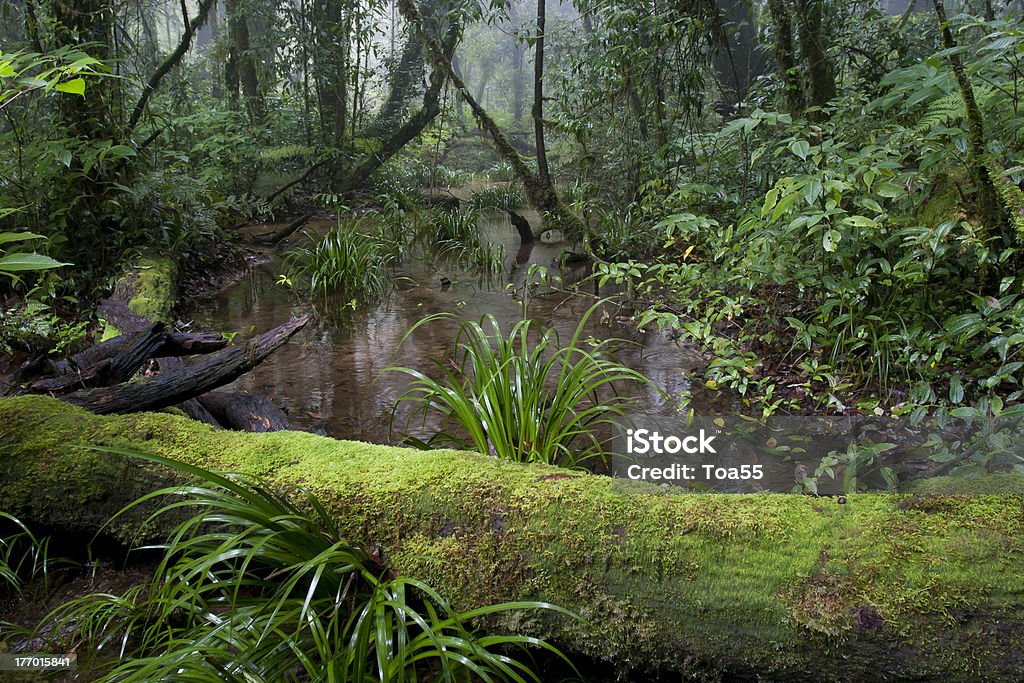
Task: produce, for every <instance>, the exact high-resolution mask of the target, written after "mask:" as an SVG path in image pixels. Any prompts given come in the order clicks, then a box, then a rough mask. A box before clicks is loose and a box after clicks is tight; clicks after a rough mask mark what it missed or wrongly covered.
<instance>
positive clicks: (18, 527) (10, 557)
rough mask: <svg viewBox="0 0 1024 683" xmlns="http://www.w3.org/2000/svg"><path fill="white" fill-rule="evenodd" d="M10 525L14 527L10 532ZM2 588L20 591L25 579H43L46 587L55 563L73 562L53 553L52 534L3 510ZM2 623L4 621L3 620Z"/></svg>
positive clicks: (0, 516) (0, 538)
mask: <svg viewBox="0 0 1024 683" xmlns="http://www.w3.org/2000/svg"><path fill="white" fill-rule="evenodd" d="M5 527H9V528H11V529H15V531H14V532H13V533H7V531H8V529H7V528H5ZM0 532H4V535H3V536H0V588H3V587H6V588H9V589H11V590H13V591H15V592H18V593H20V592H21V590H22V587H23V586H24V584H25V583H27V582H29V581H35V580H39V579H41V580H42V581H43V585H44V587H45V584H46V581H47V579H48V578H49V576H50V572H51V571H52V570H53V569H54V568H55V567H64V566H68V565H70V564H71V563H70V562H69V561H68V560H65V559H63V558H54V557H51V555H50V538H49V537H48V536H44V537H37V536H36V535H35V534H33V533H32V532H31V531H30V530H29V528H28V527H27V526H25V525H24V524H23V523H22V522H21V520H19V519H18V518H17V517H15V516H13V515H10V514H8V513H6V512H0ZM0 623H2V622H0Z"/></svg>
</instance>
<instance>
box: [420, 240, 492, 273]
mask: <svg viewBox="0 0 1024 683" xmlns="http://www.w3.org/2000/svg"><path fill="white" fill-rule="evenodd" d="M437 256H438V258H439V259H440V260H442V261H446V262H449V263H457V264H458V265H459V266H461V267H463V268H468V269H470V270H473V271H476V272H477V273H479V274H480V275H484V276H487V277H493V276H496V275H500V274H502V273H504V272H505V257H506V253H505V247H504V245H502V244H495V243H491V242H485V241H483V240H480V241H479V243H478V244H469V245H467V244H463V243H461V242H457V241H454V240H451V241H447V242H442V243H440V244H439V245H438V248H437Z"/></svg>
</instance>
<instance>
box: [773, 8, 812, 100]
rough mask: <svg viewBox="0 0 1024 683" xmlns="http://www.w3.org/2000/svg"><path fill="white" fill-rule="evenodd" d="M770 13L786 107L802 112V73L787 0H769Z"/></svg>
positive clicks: (774, 47)
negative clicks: (794, 43)
mask: <svg viewBox="0 0 1024 683" xmlns="http://www.w3.org/2000/svg"><path fill="white" fill-rule="evenodd" d="M768 13H769V14H770V15H771V18H772V24H773V28H774V29H775V30H774V33H773V40H772V52H773V54H774V56H775V65H776V66H777V67H778V69H779V78H781V79H782V88H783V93H784V97H785V101H786V109H787V110H788V111H789V113H790V114H794V115H796V114H801V113H802V112H803V110H804V96H803V91H804V89H803V87H802V86H801V85H800V74H799V73H798V72H797V67H796V56H795V52H794V51H793V26H792V22H791V21H790V18H789V8H788V7H787V6H786V0H768Z"/></svg>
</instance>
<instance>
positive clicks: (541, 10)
mask: <svg viewBox="0 0 1024 683" xmlns="http://www.w3.org/2000/svg"><path fill="white" fill-rule="evenodd" d="M546 15H547V2H546V0H537V39H536V43H535V44H534V55H533V134H534V137H535V138H536V143H537V173H538V179H539V180H540V183H541V185H545V186H548V187H550V185H551V171H550V169H549V168H548V151H547V147H546V146H545V145H544V25H545V23H546V20H547V16H546Z"/></svg>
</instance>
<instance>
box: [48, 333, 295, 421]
mask: <svg viewBox="0 0 1024 683" xmlns="http://www.w3.org/2000/svg"><path fill="white" fill-rule="evenodd" d="M308 321H309V317H308V316H302V317H301V318H296V319H294V320H290V321H288V322H287V323H285V324H284V325H281V326H280V327H277V328H275V329H273V330H271V331H270V332H267V333H266V334H263V335H260V336H258V337H255V338H253V339H252V340H250V341H249V343H248V344H246V345H245V346H237V347H232V348H227V349H223V350H221V351H218V352H216V353H214V354H212V355H210V356H208V357H207V358H204V359H203V360H200V361H198V362H196V363H194V364H192V365H187V366H183V367H181V368H179V369H176V370H171V371H168V370H164V371H163V372H160V373H159V374H157V375H154V376H152V377H148V378H146V379H144V380H142V381H139V382H132V383H127V384H119V385H117V386H112V387H96V388H91V389H82V390H79V391H75V392H73V393H70V394H67V395H66V396H63V397H62V398H63V400H65V401H67V402H68V403H73V404H74V405H77V406H81V407H83V408H85V409H87V410H89V411H91V412H94V413H98V414H108V413H132V412H141V411H146V410H159V409H161V408H167V407H170V406H173V405H175V404H176V403H181V402H182V401H186V400H188V399H190V398H196V397H198V396H201V395H202V394H205V393H206V392H207V391H210V390H211V389H216V388H217V387H221V386H224V385H225V384H229V383H230V382H233V381H234V380H235V379H237V378H238V377H240V376H242V375H243V374H245V373H246V372H248V371H249V370H252V369H253V368H254V367H256V366H257V365H258V364H259V363H261V362H262V361H263V360H264V359H265V358H266V357H267V356H269V355H270V354H271V353H273V352H274V351H275V350H276V349H277V348H278V347H280V346H281V345H282V344H284V343H285V342H286V341H288V339H289V338H291V336H292V335H294V334H295V333H296V332H298V331H299V330H301V329H302V328H303V327H304V326H305V325H306V323H307V322H308Z"/></svg>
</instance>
